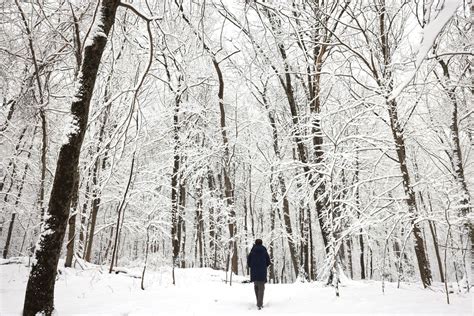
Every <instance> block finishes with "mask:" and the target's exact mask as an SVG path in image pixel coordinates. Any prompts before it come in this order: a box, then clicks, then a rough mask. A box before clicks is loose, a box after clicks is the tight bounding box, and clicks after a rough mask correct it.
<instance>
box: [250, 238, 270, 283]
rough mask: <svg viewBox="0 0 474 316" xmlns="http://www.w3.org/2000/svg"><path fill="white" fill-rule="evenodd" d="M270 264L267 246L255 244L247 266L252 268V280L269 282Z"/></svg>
mask: <svg viewBox="0 0 474 316" xmlns="http://www.w3.org/2000/svg"><path fill="white" fill-rule="evenodd" d="M269 265H270V256H269V255H268V252H267V248H265V247H264V246H262V245H254V246H253V247H252V250H251V251H250V254H249V256H248V257H247V266H248V267H249V268H250V281H251V282H254V281H265V282H267V267H268V266H269Z"/></svg>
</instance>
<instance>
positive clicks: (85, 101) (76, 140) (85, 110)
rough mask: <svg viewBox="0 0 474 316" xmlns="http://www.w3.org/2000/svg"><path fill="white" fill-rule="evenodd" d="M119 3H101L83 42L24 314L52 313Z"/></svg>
mask: <svg viewBox="0 0 474 316" xmlns="http://www.w3.org/2000/svg"><path fill="white" fill-rule="evenodd" d="M118 4H119V1H118V0H103V1H102V3H101V5H100V7H99V8H98V10H99V11H98V15H97V17H96V21H95V22H94V23H95V27H96V31H95V32H93V33H92V34H91V38H90V39H89V40H88V41H87V42H86V46H85V48H84V56H83V63H82V67H81V70H80V78H81V80H80V82H79V85H78V90H77V91H76V95H75V99H74V101H73V102H72V105H71V116H72V117H71V122H70V125H71V126H70V127H68V128H71V129H70V130H69V131H68V135H67V137H68V141H67V143H65V144H63V145H62V146H61V149H60V151H59V157H58V162H57V166H56V173H55V176H54V182H53V187H52V190H51V196H50V200H49V205H48V211H47V213H46V215H45V221H44V226H43V229H42V233H41V236H40V240H39V243H38V247H37V249H36V252H35V257H36V262H35V263H34V264H33V267H32V269H31V273H30V276H29V279H28V284H27V287H26V294H25V302H24V307H23V314H24V315H35V314H37V313H44V314H46V315H50V314H52V312H53V310H54V284H55V280H56V274H57V266H58V260H59V254H60V252H61V247H62V243H63V239H64V235H65V231H66V225H67V220H68V217H69V209H70V206H71V199H72V194H73V188H74V181H75V178H76V177H77V174H76V173H77V167H78V163H79V156H80V152H81V146H82V142H83V140H84V134H85V131H86V127H87V121H88V115H89V105H90V100H91V97H92V93H93V90H94V85H95V80H96V78H97V71H98V69H99V65H100V61H101V57H102V53H103V52H104V50H105V45H106V43H107V36H108V34H109V31H110V28H111V27H112V25H113V23H114V20H115V13H116V10H117V6H118ZM104 35H105V36H104Z"/></svg>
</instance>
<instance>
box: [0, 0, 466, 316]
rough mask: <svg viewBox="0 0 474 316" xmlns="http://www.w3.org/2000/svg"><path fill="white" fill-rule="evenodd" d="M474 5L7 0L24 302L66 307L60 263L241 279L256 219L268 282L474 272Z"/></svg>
mask: <svg viewBox="0 0 474 316" xmlns="http://www.w3.org/2000/svg"><path fill="white" fill-rule="evenodd" d="M473 13H474V4H473V3H472V1H467V0H413V1H410V0H333V1H327V0H202V1H197V0H190V1H185V0H163V1H153V0H121V1H120V0H97V1H85V0H70V1H66V0H60V1H51V0H5V1H2V3H1V4H0V97H1V100H0V152H1V155H0V156H1V158H0V165H1V169H0V199H1V201H2V202H1V204H0V205H1V206H0V249H1V251H2V255H3V259H6V260H4V261H3V262H11V261H12V260H13V261H14V260H15V258H17V259H18V258H28V266H29V267H30V268H29V269H28V274H29V277H28V283H27V284H25V285H24V288H23V289H24V292H23V293H22V295H24V306H23V307H22V308H23V314H24V315H35V314H36V313H38V312H42V313H44V314H46V315H49V314H51V313H52V312H53V310H54V297H55V291H54V288H55V282H56V280H57V279H58V278H59V277H60V274H61V269H64V267H70V268H75V269H84V268H85V267H88V266H90V265H97V266H100V267H101V269H103V270H104V271H105V270H106V272H107V273H112V272H115V273H118V272H120V271H125V270H123V269H125V268H123V267H139V269H140V271H141V275H139V276H138V277H140V278H141V288H142V289H145V286H144V283H143V282H146V275H147V274H146V273H148V270H151V271H153V270H156V269H159V268H160V267H169V268H170V273H171V276H170V277H171V279H170V282H172V284H179V283H180V278H179V275H180V274H179V273H182V272H179V273H178V271H182V270H183V269H191V268H211V269H213V270H216V271H225V280H226V282H230V283H232V280H233V278H234V280H235V281H237V280H240V279H239V278H240V277H245V276H248V274H249V271H248V267H247V263H246V258H247V256H248V254H249V251H250V249H251V248H252V245H253V243H254V241H255V239H256V238H261V239H262V240H263V243H264V245H265V246H266V247H267V249H268V253H269V255H270V258H271V262H272V264H271V265H270V267H269V269H268V283H270V284H291V283H295V282H303V283H304V282H310V283H311V282H323V283H324V284H326V285H327V286H329V287H331V288H332V289H333V291H334V290H335V293H336V295H339V289H338V284H339V283H340V280H343V279H350V280H374V281H377V282H379V281H380V282H381V284H382V288H383V287H384V286H385V285H384V284H385V282H398V284H399V285H400V283H403V282H417V283H419V284H421V286H422V287H423V288H430V287H431V286H433V285H434V284H437V283H440V284H443V285H442V288H443V291H444V293H443V294H442V296H440V297H442V299H443V300H446V299H447V300H448V303H449V292H450V291H449V290H448V283H449V282H452V283H453V284H456V286H457V288H458V289H459V291H461V292H462V291H469V289H470V288H471V286H472V284H471V283H472V281H471V280H472V277H471V275H472V271H471V269H472V264H471V260H472V258H474V252H473V248H472V244H473V241H474V235H473V231H472V230H473V221H474V216H473V215H472V194H473V189H474V182H473V180H474V160H473V157H472V154H473V152H472V144H473V143H474V141H473V136H474V125H473V121H472V117H473V106H472V104H471V98H472V95H473V93H474V89H473V77H472V69H471V65H472V62H473V59H472V57H473V53H472V34H473V33H472V25H471V21H472V16H473ZM7 260H10V261H7ZM18 260H20V259H18ZM58 271H60V272H59V274H58ZM175 272H176V274H175Z"/></svg>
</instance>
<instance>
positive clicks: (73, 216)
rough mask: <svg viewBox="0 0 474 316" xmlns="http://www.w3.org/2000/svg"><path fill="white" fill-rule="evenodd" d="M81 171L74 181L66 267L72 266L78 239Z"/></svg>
mask: <svg viewBox="0 0 474 316" xmlns="http://www.w3.org/2000/svg"><path fill="white" fill-rule="evenodd" d="M79 176H80V175H79V171H77V177H76V179H75V181H74V188H73V191H72V200H71V213H72V214H71V216H70V217H69V221H68V224H69V233H68V238H67V244H66V262H65V263H64V266H65V267H69V268H70V267H71V266H72V259H73V257H74V241H75V239H76V218H77V213H76V212H77V202H78V199H79Z"/></svg>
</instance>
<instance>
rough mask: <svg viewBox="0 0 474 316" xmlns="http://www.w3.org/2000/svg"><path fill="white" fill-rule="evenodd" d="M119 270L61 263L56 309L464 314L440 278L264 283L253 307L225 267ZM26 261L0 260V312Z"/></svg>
mask: <svg viewBox="0 0 474 316" xmlns="http://www.w3.org/2000/svg"><path fill="white" fill-rule="evenodd" d="M124 271H128V272H129V273H127V274H123V273H120V274H108V273H107V272H108V271H107V269H106V268H105V267H103V268H102V269H101V268H99V267H96V266H91V267H90V268H88V269H87V270H80V269H69V268H68V269H64V268H62V269H61V274H60V275H59V277H58V281H57V282H56V298H55V304H56V309H57V312H58V315H71V314H74V315H78V314H87V315H187V316H191V315H206V316H212V315H219V316H230V315H236V316H237V315H239V316H242V315H260V314H265V315H325V314H333V315H334V314H344V315H357V314H359V315H360V314H370V315H387V314H403V315H410V314H417V315H420V314H426V315H428V314H429V315H472V312H473V308H472V294H452V295H451V297H450V298H451V305H447V304H446V298H445V294H444V293H443V288H442V286H441V284H438V285H436V286H434V287H433V288H432V289H429V290H423V289H422V288H421V286H420V285H418V284H411V285H409V284H402V286H401V288H400V289H397V288H396V284H395V283H386V290H385V295H384V294H382V291H381V283H380V282H377V281H364V282H362V281H348V282H346V284H345V285H344V286H342V287H341V288H340V293H341V296H340V297H339V298H337V297H336V296H335V292H334V289H333V288H331V287H326V286H324V285H323V284H321V283H294V284H267V285H266V291H265V298H264V308H263V309H262V310H261V311H259V310H257V308H256V306H255V302H254V301H255V296H254V292H253V284H245V283H241V282H242V280H243V278H242V277H236V278H235V279H234V283H233V285H232V286H229V285H228V284H225V282H224V280H225V273H224V272H222V271H215V270H212V269H207V268H206V269H177V270H176V279H177V285H176V286H173V285H172V284H171V272H170V269H168V268H166V269H165V268H163V269H160V270H156V271H151V270H149V271H147V274H146V276H145V290H144V291H143V290H141V289H140V282H141V280H140V279H139V278H137V276H139V275H140V274H141V271H140V269H139V268H137V269H128V270H124ZM28 272H29V268H27V267H26V266H25V264H24V263H23V264H18V263H16V264H7V265H6V264H3V265H2V264H1V262H0V315H19V314H21V310H22V306H23V299H24V293H25V287H26V282H27V278H28Z"/></svg>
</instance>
